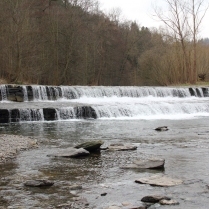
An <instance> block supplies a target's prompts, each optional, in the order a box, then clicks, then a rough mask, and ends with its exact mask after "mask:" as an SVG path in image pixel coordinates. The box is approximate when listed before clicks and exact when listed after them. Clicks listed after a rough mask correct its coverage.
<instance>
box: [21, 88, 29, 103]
mask: <svg viewBox="0 0 209 209" xmlns="http://www.w3.org/2000/svg"><path fill="white" fill-rule="evenodd" d="M22 90H23V95H24V102H28V92H27V88H26V86H22Z"/></svg>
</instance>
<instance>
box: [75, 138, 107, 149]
mask: <svg viewBox="0 0 209 209" xmlns="http://www.w3.org/2000/svg"><path fill="white" fill-rule="evenodd" d="M103 144H104V142H103V141H100V140H99V141H90V142H84V143H82V144H79V145H77V146H75V148H77V149H78V148H83V149H85V150H87V151H89V152H94V151H97V150H98V149H100V147H101V145H103Z"/></svg>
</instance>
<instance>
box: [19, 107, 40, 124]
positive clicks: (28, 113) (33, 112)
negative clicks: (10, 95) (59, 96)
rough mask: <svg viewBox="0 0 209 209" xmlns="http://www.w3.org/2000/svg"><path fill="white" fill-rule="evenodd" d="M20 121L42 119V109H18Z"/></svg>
mask: <svg viewBox="0 0 209 209" xmlns="http://www.w3.org/2000/svg"><path fill="white" fill-rule="evenodd" d="M19 114H20V122H23V121H44V115H43V110H42V109H19Z"/></svg>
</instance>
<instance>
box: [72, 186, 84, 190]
mask: <svg viewBox="0 0 209 209" xmlns="http://www.w3.org/2000/svg"><path fill="white" fill-rule="evenodd" d="M69 189H70V190H80V189H82V186H81V185H71V186H69Z"/></svg>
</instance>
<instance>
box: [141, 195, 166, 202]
mask: <svg viewBox="0 0 209 209" xmlns="http://www.w3.org/2000/svg"><path fill="white" fill-rule="evenodd" d="M161 200H170V198H169V197H165V196H158V195H153V196H145V197H143V198H142V199H141V201H142V202H149V203H157V202H159V201H161Z"/></svg>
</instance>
